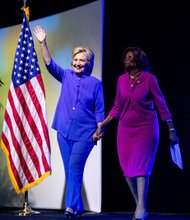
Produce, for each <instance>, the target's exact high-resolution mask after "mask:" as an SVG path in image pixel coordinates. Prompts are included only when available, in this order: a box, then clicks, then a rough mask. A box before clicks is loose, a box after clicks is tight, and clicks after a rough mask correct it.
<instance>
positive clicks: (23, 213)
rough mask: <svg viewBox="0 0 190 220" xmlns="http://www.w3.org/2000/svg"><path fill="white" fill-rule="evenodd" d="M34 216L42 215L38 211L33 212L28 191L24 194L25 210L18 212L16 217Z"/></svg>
mask: <svg viewBox="0 0 190 220" xmlns="http://www.w3.org/2000/svg"><path fill="white" fill-rule="evenodd" d="M32 214H41V213H40V212H38V211H34V210H32V208H31V207H30V205H29V203H28V191H26V192H25V194H24V205H23V209H22V210H19V211H16V212H15V215H19V216H27V215H32Z"/></svg>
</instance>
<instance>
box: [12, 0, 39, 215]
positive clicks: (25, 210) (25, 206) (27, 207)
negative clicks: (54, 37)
mask: <svg viewBox="0 0 190 220" xmlns="http://www.w3.org/2000/svg"><path fill="white" fill-rule="evenodd" d="M23 8H24V9H26V8H27V0H23ZM24 11H25V10H24ZM25 12H26V11H25ZM28 13H29V11H28ZM28 19H29V14H28ZM32 214H41V213H40V212H38V211H34V210H32V208H31V207H30V205H29V202H28V190H27V191H25V193H24V204H23V209H22V210H19V211H16V212H15V215H19V216H28V215H32Z"/></svg>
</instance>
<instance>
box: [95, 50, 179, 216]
mask: <svg viewBox="0 0 190 220" xmlns="http://www.w3.org/2000/svg"><path fill="white" fill-rule="evenodd" d="M123 63H124V65H125V73H124V74H123V75H121V76H120V77H119V79H118V82H117V92H116V96H115V100H114V105H113V107H112V108H111V110H110V112H109V114H108V116H107V118H106V119H105V120H104V121H103V122H102V123H101V124H100V125H99V128H98V129H97V131H96V133H95V134H94V138H97V139H99V138H100V137H101V135H102V128H103V127H104V126H105V125H107V124H108V123H109V122H110V121H112V120H113V119H114V118H115V119H118V131H117V146H118V156H119V162H120V166H121V169H122V171H123V175H124V176H125V178H126V180H127V183H128V185H129V187H130V190H131V192H132V194H133V196H134V199H135V202H136V210H135V213H134V216H133V219H136V220H137V219H139V220H143V219H145V218H146V217H147V216H148V213H147V210H146V197H147V191H148V185H149V176H150V175H151V172H152V168H153V164H154V161H155V156H156V151H157V147H158V143H159V124H158V116H157V112H159V114H160V116H161V119H162V120H163V121H166V123H167V125H168V128H169V138H170V140H171V142H172V143H175V142H177V136H176V133H175V129H174V126H173V123H172V116H171V113H170V111H169V109H168V107H167V104H166V101H165V98H164V96H163V94H162V92H161V90H160V88H159V85H158V82H157V78H156V77H155V76H154V75H152V74H151V73H150V72H149V70H150V66H149V62H148V58H147V55H146V54H145V53H144V51H143V50H141V49H140V48H137V47H129V48H127V49H126V50H125V51H124V54H123Z"/></svg>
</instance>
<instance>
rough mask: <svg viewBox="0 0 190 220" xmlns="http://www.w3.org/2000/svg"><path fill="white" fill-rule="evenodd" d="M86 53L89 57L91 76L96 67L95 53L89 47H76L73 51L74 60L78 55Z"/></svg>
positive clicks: (88, 63)
mask: <svg viewBox="0 0 190 220" xmlns="http://www.w3.org/2000/svg"><path fill="white" fill-rule="evenodd" d="M78 53H84V54H85V55H86V57H87V65H88V67H89V68H88V72H89V73H90V74H91V73H92V69H93V67H94V53H93V51H92V50H91V49H90V48H87V47H75V48H74V49H73V51H72V59H73V58H74V57H75V56H76V55H77V54H78Z"/></svg>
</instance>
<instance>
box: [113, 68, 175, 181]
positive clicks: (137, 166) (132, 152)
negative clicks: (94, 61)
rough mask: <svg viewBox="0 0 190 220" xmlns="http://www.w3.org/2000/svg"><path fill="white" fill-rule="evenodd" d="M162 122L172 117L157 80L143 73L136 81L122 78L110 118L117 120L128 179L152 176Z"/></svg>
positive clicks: (119, 144)
mask: <svg viewBox="0 0 190 220" xmlns="http://www.w3.org/2000/svg"><path fill="white" fill-rule="evenodd" d="M157 112H159V114H160V116H161V119H162V120H166V119H167V118H170V117H171V113H170V111H169V109H168V107H167V104H166V101H165V98H164V96H163V94H162V92H161V90H160V88H159V85H158V82H157V78H156V77H155V76H154V75H152V74H151V73H148V72H142V73H141V74H140V75H139V77H138V78H136V79H135V80H134V81H133V80H130V79H129V75H128V73H125V74H123V75H121V76H120V77H119V79H118V83H117V92H116V97H115V100H114V106H113V107H112V109H111V111H110V112H109V115H111V116H113V117H115V118H117V119H118V120H119V122H118V131H117V148H118V156H119V162H120V166H121V168H122V170H123V174H124V176H127V177H129V178H132V177H136V176H144V175H151V172H152V168H153V164H154V161H155V156H156V151H157V147H158V143H159V124H158V117H157Z"/></svg>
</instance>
